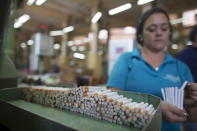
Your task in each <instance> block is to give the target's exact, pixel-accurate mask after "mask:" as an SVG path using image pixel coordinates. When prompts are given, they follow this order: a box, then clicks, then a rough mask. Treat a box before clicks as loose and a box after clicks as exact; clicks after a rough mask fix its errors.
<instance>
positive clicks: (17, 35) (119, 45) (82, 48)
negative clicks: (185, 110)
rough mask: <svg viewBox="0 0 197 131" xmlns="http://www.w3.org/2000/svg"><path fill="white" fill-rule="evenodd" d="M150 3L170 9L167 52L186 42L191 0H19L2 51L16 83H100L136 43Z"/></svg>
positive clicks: (193, 10) (194, 5)
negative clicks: (9, 61) (139, 23)
mask: <svg viewBox="0 0 197 131" xmlns="http://www.w3.org/2000/svg"><path fill="white" fill-rule="evenodd" d="M151 7H161V8H163V9H165V10H166V11H167V12H168V13H169V16H170V20H171V23H172V25H173V38H172V41H171V43H170V44H169V48H168V51H169V52H170V53H171V54H172V55H175V54H176V53H177V52H179V51H181V50H183V49H184V48H185V47H186V46H187V45H190V44H191V42H190V41H189V33H190V30H191V28H192V27H193V26H194V25H195V24H196V23H197V18H195V14H197V1H196V0H187V1H185V0H19V1H18V3H17V8H16V9H15V11H14V12H13V13H15V18H14V23H13V27H14V30H11V31H10V33H14V37H10V38H9V41H10V42H9V43H8V44H7V46H6V50H5V51H6V53H7V54H8V55H9V57H10V58H11V59H12V61H13V62H14V64H15V66H16V68H17V75H18V77H17V78H18V84H28V85H53V86H60V85H61V86H73V87H75V86H81V85H104V84H105V83H106V81H107V78H108V76H109V74H110V71H111V69H112V67H113V65H114V63H115V61H116V60H117V58H118V57H119V56H120V54H122V53H123V52H126V51H132V50H133V49H134V48H136V47H139V45H138V44H137V42H136V40H135V33H136V24H137V21H138V19H139V16H140V15H141V13H143V12H144V11H145V10H147V9H149V8H151Z"/></svg>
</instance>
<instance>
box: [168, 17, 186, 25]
mask: <svg viewBox="0 0 197 131" xmlns="http://www.w3.org/2000/svg"><path fill="white" fill-rule="evenodd" d="M182 22H183V19H182V18H179V19H175V20H171V21H170V23H171V24H172V25H174V24H179V23H182Z"/></svg>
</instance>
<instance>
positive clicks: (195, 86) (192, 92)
mask: <svg viewBox="0 0 197 131" xmlns="http://www.w3.org/2000/svg"><path fill="white" fill-rule="evenodd" d="M187 86H188V88H187V89H186V94H187V96H189V97H190V98H192V99H193V100H195V101H197V83H188V84H187Z"/></svg>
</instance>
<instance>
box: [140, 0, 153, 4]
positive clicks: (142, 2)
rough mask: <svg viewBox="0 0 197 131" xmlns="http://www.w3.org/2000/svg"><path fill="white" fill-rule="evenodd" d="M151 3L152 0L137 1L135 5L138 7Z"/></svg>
mask: <svg viewBox="0 0 197 131" xmlns="http://www.w3.org/2000/svg"><path fill="white" fill-rule="evenodd" d="M151 1H154V0H138V2H137V4H138V5H143V4H146V3H149V2H151Z"/></svg>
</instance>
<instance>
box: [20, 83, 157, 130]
mask: <svg viewBox="0 0 197 131" xmlns="http://www.w3.org/2000/svg"><path fill="white" fill-rule="evenodd" d="M22 96H23V99H25V100H27V101H31V102H35V103H39V104H43V105H47V106H51V107H55V108H59V109H63V110H69V111H73V112H78V113H81V114H84V115H88V116H91V117H94V118H97V119H100V120H106V121H109V122H111V123H116V124H120V125H126V126H134V127H137V128H140V129H142V128H144V127H145V126H146V125H147V124H148V123H149V121H150V120H151V119H152V118H153V116H154V114H155V112H156V110H155V109H154V107H153V105H152V104H148V103H144V102H140V103H137V102H134V101H133V100H132V99H129V98H126V97H124V96H122V95H119V94H118V93H117V92H114V91H111V90H108V89H107V88H105V87H90V86H89V87H79V88H57V87H56V88H46V87H45V88H43V87H28V88H24V89H23V95H22Z"/></svg>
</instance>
